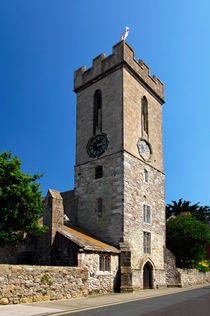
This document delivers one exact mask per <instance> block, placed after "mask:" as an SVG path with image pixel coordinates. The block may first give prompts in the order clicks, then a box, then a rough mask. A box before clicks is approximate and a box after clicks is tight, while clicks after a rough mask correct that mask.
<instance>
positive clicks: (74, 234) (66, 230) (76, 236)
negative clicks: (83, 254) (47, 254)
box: [59, 225, 120, 253]
mask: <svg viewBox="0 0 210 316" xmlns="http://www.w3.org/2000/svg"><path fill="white" fill-rule="evenodd" d="M59 233H60V234H62V235H63V236H65V237H66V238H68V239H70V240H71V241H72V242H74V243H75V244H77V245H78V246H79V247H81V248H83V249H84V250H92V251H100V252H111V253H120V251H119V250H118V249H117V248H115V247H113V246H110V245H108V244H105V243H103V242H101V241H99V240H97V239H95V238H93V237H91V236H88V235H86V234H84V233H82V232H80V231H78V230H76V229H73V228H70V227H67V226H65V225H64V226H63V228H62V229H61V230H59Z"/></svg>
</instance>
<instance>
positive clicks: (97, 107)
mask: <svg viewBox="0 0 210 316" xmlns="http://www.w3.org/2000/svg"><path fill="white" fill-rule="evenodd" d="M101 132H102V92H101V90H100V89H97V90H96V91H95V93H94V98H93V135H96V134H97V133H101Z"/></svg>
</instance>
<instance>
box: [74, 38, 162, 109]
mask: <svg viewBox="0 0 210 316" xmlns="http://www.w3.org/2000/svg"><path fill="white" fill-rule="evenodd" d="M123 65H124V66H127V68H129V70H130V71H131V72H132V74H133V75H134V76H135V77H137V78H139V79H140V80H141V81H143V82H144V84H146V86H147V87H149V89H151V90H152V91H153V92H154V93H155V94H156V95H157V96H158V97H159V98H160V99H161V100H162V102H163V103H164V85H163V83H162V82H161V81H160V80H159V79H158V78H157V77H156V76H153V77H151V76H150V70H149V67H148V66H147V65H146V64H145V63H144V62H143V61H142V60H139V61H137V60H136V59H135V57H134V51H133V49H132V48H131V47H130V46H129V45H128V44H127V43H126V42H125V41H120V42H119V43H117V44H116V45H114V46H113V48H112V54H111V55H109V56H108V57H106V58H105V54H104V53H102V54H100V55H99V56H97V57H95V58H94V59H93V62H92V67H91V68H89V69H87V70H86V67H85V66H82V67H81V68H79V69H78V70H76V71H75V72H74V91H75V92H77V91H78V89H80V88H82V87H83V86H85V85H86V84H89V83H90V82H91V81H93V80H96V79H97V78H98V77H100V76H103V75H105V74H106V73H109V72H110V71H113V70H114V69H115V68H116V67H118V66H123Z"/></svg>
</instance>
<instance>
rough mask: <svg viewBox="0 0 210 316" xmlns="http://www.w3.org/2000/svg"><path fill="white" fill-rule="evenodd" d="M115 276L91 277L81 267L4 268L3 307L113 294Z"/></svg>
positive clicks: (0, 270)
mask: <svg viewBox="0 0 210 316" xmlns="http://www.w3.org/2000/svg"><path fill="white" fill-rule="evenodd" d="M113 279H114V274H113V273H112V272H110V273H109V272H107V273H104V274H103V273H100V275H99V274H96V275H94V274H92V275H91V277H90V275H89V272H88V270H86V269H85V268H78V267H51V266H23V265H4V264H3V265H0V304H19V303H30V302H38V301H48V300H58V299H63V298H76V297H84V296H87V295H88V294H93V293H108V292H110V291H112V290H113V286H114V285H113Z"/></svg>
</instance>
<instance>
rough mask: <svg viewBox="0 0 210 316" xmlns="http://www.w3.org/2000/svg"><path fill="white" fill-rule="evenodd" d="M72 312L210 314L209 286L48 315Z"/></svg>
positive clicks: (130, 315) (114, 315)
mask: <svg viewBox="0 0 210 316" xmlns="http://www.w3.org/2000/svg"><path fill="white" fill-rule="evenodd" d="M73 314H74V315H75V316H96V315H97V316H99V315H100V316H107V315H111V316H140V315H141V316H208V315H210V286H207V287H203V288H199V289H195V290H190V291H185V292H180V293H176V294H168V295H163V296H158V297H155V298H147V299H146V298H143V299H142V298H141V299H135V300H133V301H130V302H121V303H113V304H107V305H104V306H98V307H91V308H87V309H80V310H74V311H70V312H67V311H66V312H64V313H56V314H50V315H51V316H52V315H53V316H58V315H59V316H61V315H65V316H68V315H69V316H72V315H73ZM48 315H49V314H48Z"/></svg>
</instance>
